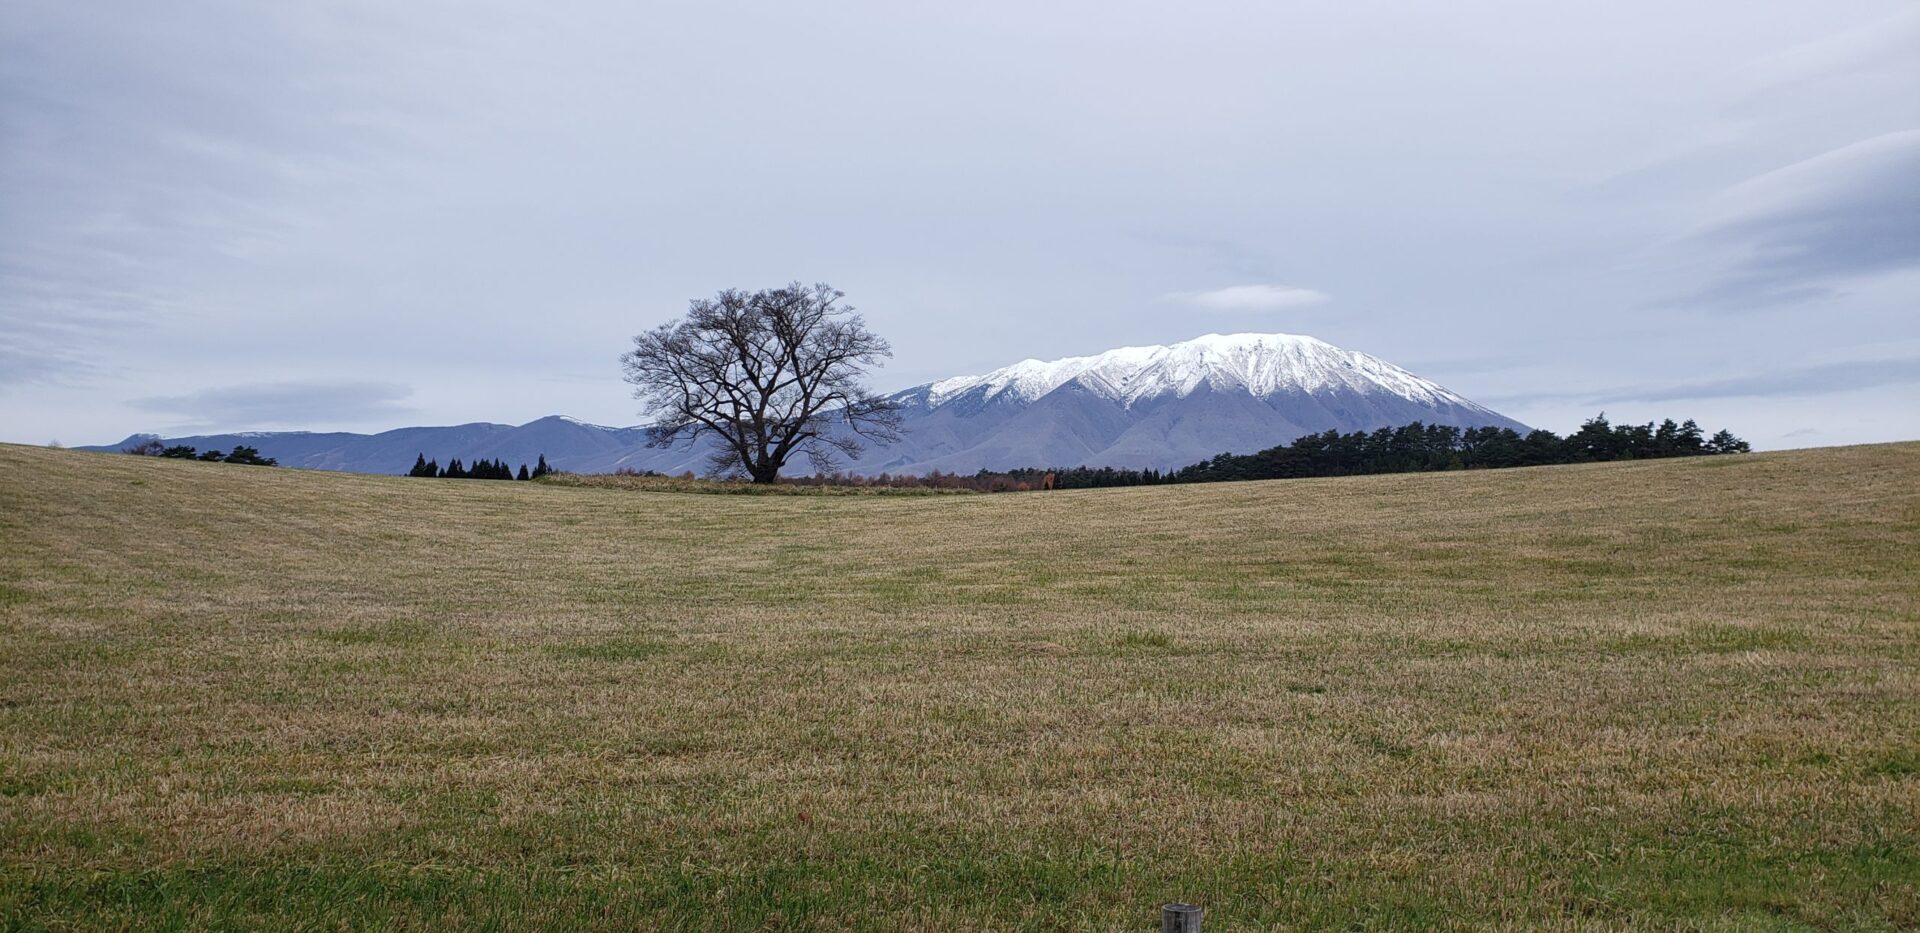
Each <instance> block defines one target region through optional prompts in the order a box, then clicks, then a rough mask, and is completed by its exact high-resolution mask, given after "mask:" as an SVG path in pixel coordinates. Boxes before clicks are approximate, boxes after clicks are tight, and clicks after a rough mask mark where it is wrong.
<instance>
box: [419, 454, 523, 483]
mask: <svg viewBox="0 0 1920 933" xmlns="http://www.w3.org/2000/svg"><path fill="white" fill-rule="evenodd" d="M552 472H553V468H552V467H550V466H547V455H546V454H541V455H540V462H539V463H536V464H534V467H533V469H532V470H531V471H529V470H528V469H527V465H526V464H524V463H522V464H520V472H519V473H518V474H515V473H514V471H513V468H512V467H510V466H508V465H507V461H505V460H475V461H474V462H473V463H472V464H470V465H469V464H464V463H461V462H460V458H459V457H454V458H453V459H451V460H448V461H447V465H446V466H441V465H440V461H439V459H438V458H435V459H433V460H428V459H427V455H426V454H425V453H424V452H423V453H421V454H420V456H419V457H418V458H416V459H415V460H414V461H413V469H411V470H408V471H407V475H408V476H424V477H428V478H430V479H528V480H530V479H539V478H540V477H542V476H545V475H547V474H548V473H552Z"/></svg>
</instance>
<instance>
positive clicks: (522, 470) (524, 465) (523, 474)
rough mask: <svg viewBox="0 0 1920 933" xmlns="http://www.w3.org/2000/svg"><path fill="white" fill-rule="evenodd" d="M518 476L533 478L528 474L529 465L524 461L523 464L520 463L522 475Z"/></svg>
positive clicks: (520, 477)
mask: <svg viewBox="0 0 1920 933" xmlns="http://www.w3.org/2000/svg"><path fill="white" fill-rule="evenodd" d="M517 478H518V479H532V477H530V476H528V475H527V465H526V464H524V463H522V464H520V475H519V477H517Z"/></svg>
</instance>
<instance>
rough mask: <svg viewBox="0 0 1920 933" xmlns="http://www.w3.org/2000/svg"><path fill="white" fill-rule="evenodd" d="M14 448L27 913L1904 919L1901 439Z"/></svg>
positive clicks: (4, 763) (1212, 922) (6, 590)
mask: <svg viewBox="0 0 1920 933" xmlns="http://www.w3.org/2000/svg"><path fill="white" fill-rule="evenodd" d="M0 477H4V478H0V926H4V927H21V926H24V927H35V926H51V925H61V924H75V925H81V926H117V925H132V926H180V925H186V926H254V927H273V928H280V927H287V926H339V925H343V924H345V925H352V926H376V925H377V926H397V927H439V926H444V925H448V924H473V925H496V926H505V927H513V928H537V927H553V928H574V927H579V926H603V927H629V928H630V927H635V926H638V927H642V928H652V927H666V928H692V927H710V926H717V927H762V926H775V927H778V926H789V927H798V928H808V927H830V926H833V925H835V924H840V923H843V922H845V921H847V919H848V918H849V917H851V918H853V922H854V923H855V925H856V926H863V927H871V928H900V927H939V928H950V929H1006V928H1016V927H1038V928H1074V929H1079V928H1085V929H1112V928H1148V927H1150V926H1151V925H1152V923H1153V920H1154V914H1153V909H1154V907H1155V905H1157V904H1158V903H1161V902H1163V901H1167V900H1174V899H1188V900H1193V901H1196V902H1199V903H1202V904H1204V905H1206V906H1207V908H1208V910H1209V915H1208V917H1209V919H1208V924H1209V928H1210V929H1220V928H1224V929H1236V928H1243V927H1265V926H1276V925H1278V926H1286V927H1295V928H1315V927H1326V926H1353V925H1361V926H1366V925H1379V926H1415V925H1436V924H1439V925H1445V924H1454V925H1475V926H1479V925H1492V926H1510V927H1534V926H1601V927H1617V926H1637V925H1644V926H1654V927H1661V928H1671V927H1676V926H1677V927H1690V928H1699V929H1718V928H1750V927H1761V928H1783V929H1784V928H1797V927H1802V926H1813V927H1848V928H1865V929H1875V928H1882V929H1899V928H1911V927H1913V926H1915V925H1917V924H1920V893H1916V892H1917V891H1920V841H1916V840H1920V444H1897V445H1877V446H1869V447H1853V448H1836V449H1825V450H1813V451H1796V452H1785V453H1770V454H1759V455H1751V456H1737V457H1724V458H1709V459H1702V460H1688V461H1657V462H1646V463H1625V464H1598V465H1591V466H1576V467H1550V468H1539V469H1528V470H1510V471H1499V472H1475V473H1451V474H1420V475H1403V476H1381V477H1364V478H1352V479H1336V480H1302V481H1287V482H1275V483H1245V484H1222V485H1207V486H1174V487H1156V488H1142V489H1121V490H1084V491H1059V492H1049V493H1028V494H1012V495H998V496H991V495H978V496H806V495H796V496H780V497H757V496H754V497H736V496H710V495H693V494H682V493H674V492H666V491H635V490H632V489H624V488H592V487H568V486H562V485H558V484H547V483H492V482H478V481H474V482H461V481H424V480H409V479H403V478H384V477H366V476H349V475H340V474H319V473H306V472H300V471H293V470H284V469H265V468H250V467H239V466H227V465H220V464H201V463H195V462H174V461H157V460H151V459H146V458H133V457H121V456H113V455H94V454H84V453H75V452H67V451H48V450H42V449H37V448H24V447H13V446H0Z"/></svg>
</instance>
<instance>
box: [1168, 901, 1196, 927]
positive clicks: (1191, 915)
mask: <svg viewBox="0 0 1920 933" xmlns="http://www.w3.org/2000/svg"><path fill="white" fill-rule="evenodd" d="M1160 933H1200V908H1198V907H1195V906H1193V905H1192V904H1167V905H1165V906H1163V907H1161V908H1160Z"/></svg>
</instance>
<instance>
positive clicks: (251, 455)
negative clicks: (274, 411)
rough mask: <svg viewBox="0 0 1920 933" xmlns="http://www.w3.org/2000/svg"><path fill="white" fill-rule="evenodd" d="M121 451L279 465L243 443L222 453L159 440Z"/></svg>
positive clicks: (140, 454) (182, 458) (255, 448)
mask: <svg viewBox="0 0 1920 933" xmlns="http://www.w3.org/2000/svg"><path fill="white" fill-rule="evenodd" d="M123 452H124V453H130V454H133V455H134V456H136V457H165V458H167V459H169V460H204V461H206V462H208V463H239V464H243V465H245V466H279V465H280V461H279V460H277V459H275V458H273V457H262V456H260V450H259V448H257V447H248V446H247V445H245V444H237V445H235V446H234V448H233V450H231V451H228V452H226V453H222V452H220V451H218V450H204V451H203V450H197V449H195V448H194V447H192V446H190V445H187V444H174V445H172V446H168V445H166V444H163V443H161V442H159V441H146V442H143V443H139V444H135V445H133V446H132V447H128V448H126V450H125V451H123Z"/></svg>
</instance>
